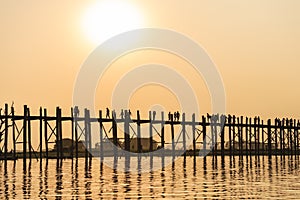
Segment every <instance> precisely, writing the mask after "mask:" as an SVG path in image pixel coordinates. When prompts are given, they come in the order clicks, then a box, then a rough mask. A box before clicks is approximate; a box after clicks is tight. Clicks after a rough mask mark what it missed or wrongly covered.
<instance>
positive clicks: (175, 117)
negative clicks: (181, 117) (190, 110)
mask: <svg viewBox="0 0 300 200" xmlns="http://www.w3.org/2000/svg"><path fill="white" fill-rule="evenodd" d="M176 120H177V112H174V121H176ZM177 121H178V120H177Z"/></svg>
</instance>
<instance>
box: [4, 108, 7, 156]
mask: <svg viewBox="0 0 300 200" xmlns="http://www.w3.org/2000/svg"><path fill="white" fill-rule="evenodd" d="M4 115H5V121H4V160H5V162H6V161H7V153H8V104H5V111H4Z"/></svg>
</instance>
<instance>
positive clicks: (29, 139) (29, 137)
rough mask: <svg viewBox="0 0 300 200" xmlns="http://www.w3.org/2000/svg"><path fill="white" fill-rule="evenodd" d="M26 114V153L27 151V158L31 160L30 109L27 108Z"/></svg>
mask: <svg viewBox="0 0 300 200" xmlns="http://www.w3.org/2000/svg"><path fill="white" fill-rule="evenodd" d="M27 116H28V120H27V123H28V153H29V160H30V161H31V158H32V152H31V146H32V145H31V117H30V110H29V108H27Z"/></svg>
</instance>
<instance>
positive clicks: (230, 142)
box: [228, 115, 232, 157]
mask: <svg viewBox="0 0 300 200" xmlns="http://www.w3.org/2000/svg"><path fill="white" fill-rule="evenodd" d="M231 119H232V117H231V116H230V115H229V116H228V144H229V147H228V148H229V155H230V157H231V156H232V130H231V129H232V126H231V125H232V124H231V123H232V121H231Z"/></svg>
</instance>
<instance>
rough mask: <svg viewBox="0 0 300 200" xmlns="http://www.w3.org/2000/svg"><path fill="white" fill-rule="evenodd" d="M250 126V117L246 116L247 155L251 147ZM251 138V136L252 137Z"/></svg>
mask: <svg viewBox="0 0 300 200" xmlns="http://www.w3.org/2000/svg"><path fill="white" fill-rule="evenodd" d="M249 128H250V126H249V119H248V117H246V123H245V138H246V139H245V140H246V141H245V142H246V148H245V151H246V156H248V155H249V151H248V150H249V147H248V145H249V137H250V136H249V133H250V131H249ZM250 138H251V137H250Z"/></svg>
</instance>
